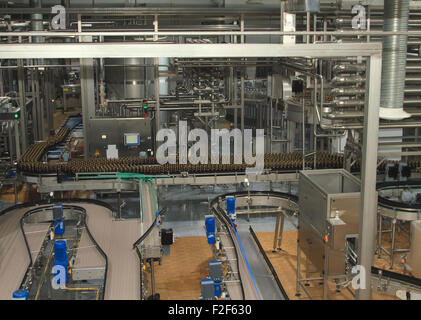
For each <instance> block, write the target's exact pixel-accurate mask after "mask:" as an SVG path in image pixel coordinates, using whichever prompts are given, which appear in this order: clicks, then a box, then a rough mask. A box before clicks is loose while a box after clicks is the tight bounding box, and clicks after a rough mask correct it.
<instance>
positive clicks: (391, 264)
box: [390, 219, 396, 269]
mask: <svg viewBox="0 0 421 320" xmlns="http://www.w3.org/2000/svg"><path fill="white" fill-rule="evenodd" d="M395 233H396V219H393V220H392V248H391V249H390V269H393V257H394V256H395Z"/></svg>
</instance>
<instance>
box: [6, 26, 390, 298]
mask: <svg viewBox="0 0 421 320" xmlns="http://www.w3.org/2000/svg"><path fill="white" fill-rule="evenodd" d="M73 34H77V35H86V33H73ZM163 34H164V33H152V35H163ZM201 34H202V33H199V35H201ZM203 34H206V32H203ZM221 34H222V33H221ZM229 34H230V35H231V34H233V33H229ZM246 34H250V33H246V32H242V33H240V35H246ZM268 34H269V33H268ZM276 34H277V35H282V34H286V33H282V32H277V33H276ZM310 34H311V33H307V35H310ZM36 35H41V34H40V33H39V34H38V33H37V34H36ZM46 35H51V34H50V32H48V33H46ZM88 35H91V36H92V35H95V34H88ZM100 35H102V34H100ZM293 35H297V34H296V33H293ZM381 35H384V33H383V32H382V33H381ZM17 36H19V34H17ZM61 36H63V34H62V35H61ZM381 52H382V45H381V43H341V44H338V43H314V44H295V45H281V44H252V43H242V44H168V43H153V44H151V43H124V42H120V43H118V42H116V43H64V44H63V43H44V44H37V43H30V44H4V45H2V46H1V47H0V59H25V58H38V59H39V58H122V57H124V58H130V57H135V58H159V57H170V58H171V57H178V58H207V57H208V58H233V57H236V58H247V57H308V58H321V57H352V56H353V57H361V56H368V57H369V62H368V70H367V76H368V77H367V82H366V89H367V92H368V94H367V95H366V107H365V114H364V143H363V161H362V175H361V181H362V192H361V216H360V228H359V233H360V243H359V252H358V253H359V264H360V265H362V266H363V267H364V268H365V270H366V272H367V273H368V272H369V270H370V269H371V265H372V261H373V256H374V248H375V235H376V217H377V201H376V199H377V197H376V167H377V144H378V131H379V104H380V85H381V81H380V80H381V65H382V55H381ZM82 62H83V60H82ZM81 69H82V70H83V69H84V68H83V66H81ZM82 70H81V71H82ZM82 78H83V77H82ZM81 86H82V90H83V91H84V92H85V94H86V91H87V90H88V88H86V87H85V86H84V85H83V83H82V85H81ZM92 91H93V90H92ZM82 96H84V94H82ZM84 99H85V102H86V96H85V98H84ZM84 114H85V112H84ZM85 116H86V115H85ZM85 126H86V124H85ZM365 278H366V281H365V283H364V285H365V289H363V288H361V289H359V290H357V298H358V299H369V298H371V288H370V277H365Z"/></svg>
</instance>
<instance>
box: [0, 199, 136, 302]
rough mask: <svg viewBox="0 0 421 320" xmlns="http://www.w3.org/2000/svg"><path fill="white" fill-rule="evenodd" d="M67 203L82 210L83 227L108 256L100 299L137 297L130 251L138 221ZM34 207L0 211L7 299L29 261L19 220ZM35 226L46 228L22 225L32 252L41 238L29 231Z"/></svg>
mask: <svg viewBox="0 0 421 320" xmlns="http://www.w3.org/2000/svg"><path fill="white" fill-rule="evenodd" d="M88 201H89V200H88ZM60 202H66V201H60ZM89 202H94V201H89ZM68 205H69V206H72V205H76V206H78V207H81V208H83V209H84V210H86V226H87V227H88V229H87V230H89V231H90V233H91V235H92V237H93V238H94V239H95V240H96V242H97V244H98V246H99V247H100V248H102V250H103V251H104V252H105V254H106V257H107V258H108V266H109V267H108V270H107V276H106V281H107V284H106V287H105V297H104V298H105V299H128V300H131V299H140V293H139V288H140V275H139V260H138V257H137V255H136V252H135V251H134V250H133V243H134V242H135V241H136V239H137V238H138V237H139V236H140V221H139V220H138V219H131V220H124V221H116V220H113V219H112V212H111V210H110V209H108V208H107V207H104V206H101V205H98V204H95V203H83V202H70V203H68ZM34 208H37V206H32V205H29V206H26V207H25V206H23V205H17V206H15V207H12V208H8V209H7V210H5V211H3V212H2V213H0V214H1V216H0V283H1V284H2V285H1V286H0V299H10V298H11V294H12V292H13V291H14V290H16V289H18V288H19V286H20V284H21V282H22V279H23V277H24V275H25V273H26V271H27V267H28V265H29V263H30V258H29V256H28V249H27V247H26V245H25V239H24V237H23V235H22V232H21V229H20V220H21V218H22V217H23V216H24V215H25V213H26V212H28V211H30V210H32V209H34ZM35 227H37V228H38V229H39V228H43V230H46V228H45V225H43V224H41V225H39V224H37V225H33V226H29V228H28V227H27V226H25V233H27V232H28V235H27V236H26V238H27V241H28V245H29V247H30V248H29V249H30V251H31V253H32V252H33V253H34V254H35V253H36V252H37V251H39V250H40V246H41V244H42V241H39V239H40V237H34V236H33V233H30V232H32V231H39V230H35V229H33V228H35ZM27 230H28V231H27ZM44 236H45V233H44ZM92 258H93V257H87V256H85V257H84V259H85V261H88V262H89V261H92Z"/></svg>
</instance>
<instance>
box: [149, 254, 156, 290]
mask: <svg viewBox="0 0 421 320" xmlns="http://www.w3.org/2000/svg"><path fill="white" fill-rule="evenodd" d="M149 264H150V265H151V294H152V297H154V296H155V273H154V261H153V259H151V260H150V261H149Z"/></svg>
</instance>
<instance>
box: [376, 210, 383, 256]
mask: <svg viewBox="0 0 421 320" xmlns="http://www.w3.org/2000/svg"><path fill="white" fill-rule="evenodd" d="M382 236H383V216H382V215H379V240H378V241H379V250H378V253H377V256H378V258H379V259H380V258H381V257H382V250H383V249H382Z"/></svg>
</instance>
